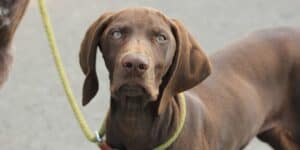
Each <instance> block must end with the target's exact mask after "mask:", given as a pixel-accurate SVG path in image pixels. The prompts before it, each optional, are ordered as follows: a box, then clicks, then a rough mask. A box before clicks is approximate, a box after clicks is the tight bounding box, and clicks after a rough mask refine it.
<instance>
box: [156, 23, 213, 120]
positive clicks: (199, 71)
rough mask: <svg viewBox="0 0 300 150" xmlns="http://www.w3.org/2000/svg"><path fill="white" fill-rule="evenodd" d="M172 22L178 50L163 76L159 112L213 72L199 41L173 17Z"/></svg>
mask: <svg viewBox="0 0 300 150" xmlns="http://www.w3.org/2000/svg"><path fill="white" fill-rule="evenodd" d="M170 22H171V29H172V32H173V35H174V37H175V41H176V51H175V55H174V58H173V62H172V64H171V66H170V68H169V70H168V71H167V73H166V75H165V76H164V77H163V82H162V85H161V95H160V98H159V107H158V114H161V113H162V112H164V111H165V109H166V107H167V105H168V103H169V101H170V100H171V99H172V97H173V96H175V95H176V94H178V93H180V92H183V91H185V90H187V89H190V88H192V87H194V86H196V85H197V84H199V83H200V82H201V81H203V80H204V79H205V78H206V77H207V76H208V75H209V74H210V72H211V64H210V62H209V60H208V57H207V56H206V55H205V54H204V52H203V50H202V49H201V47H200V46H199V44H198V43H197V41H196V40H195V39H194V38H193V37H192V36H191V34H190V33H189V32H188V31H187V30H186V29H185V28H184V26H183V25H182V24H181V23H180V22H179V21H177V20H175V19H172V20H171V21H170Z"/></svg>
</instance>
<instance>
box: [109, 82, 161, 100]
mask: <svg viewBox="0 0 300 150" xmlns="http://www.w3.org/2000/svg"><path fill="white" fill-rule="evenodd" d="M111 92H112V93H111V94H112V96H113V97H123V96H127V97H136V96H143V97H144V96H146V97H149V98H150V99H153V98H155V94H154V95H153V92H151V88H150V87H149V86H147V85H144V84H141V83H124V84H121V85H119V86H118V87H117V88H113V89H112V91H111Z"/></svg>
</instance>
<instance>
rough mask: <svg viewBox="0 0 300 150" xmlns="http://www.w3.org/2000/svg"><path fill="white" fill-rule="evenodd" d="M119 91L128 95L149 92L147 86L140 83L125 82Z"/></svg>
mask: <svg viewBox="0 0 300 150" xmlns="http://www.w3.org/2000/svg"><path fill="white" fill-rule="evenodd" d="M118 91H119V92H122V93H123V94H124V95H126V96H139V95H143V94H146V93H147V91H146V89H145V87H144V86H142V85H138V84H124V85H122V86H120V88H119V90H118Z"/></svg>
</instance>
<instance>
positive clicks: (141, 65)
mask: <svg viewBox="0 0 300 150" xmlns="http://www.w3.org/2000/svg"><path fill="white" fill-rule="evenodd" d="M139 69H140V70H147V69H148V65H147V64H139Z"/></svg>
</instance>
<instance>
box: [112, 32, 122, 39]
mask: <svg viewBox="0 0 300 150" xmlns="http://www.w3.org/2000/svg"><path fill="white" fill-rule="evenodd" d="M111 35H112V37H113V38H114V39H120V38H121V37H122V33H121V31H113V32H112V33H111Z"/></svg>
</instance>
